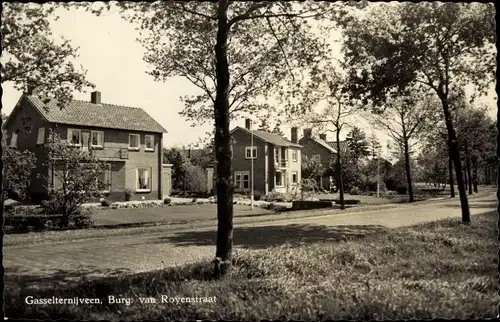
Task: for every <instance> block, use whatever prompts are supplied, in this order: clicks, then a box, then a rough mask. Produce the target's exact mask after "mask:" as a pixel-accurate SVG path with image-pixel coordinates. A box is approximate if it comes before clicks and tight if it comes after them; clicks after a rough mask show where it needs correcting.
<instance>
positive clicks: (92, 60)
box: [2, 9, 496, 147]
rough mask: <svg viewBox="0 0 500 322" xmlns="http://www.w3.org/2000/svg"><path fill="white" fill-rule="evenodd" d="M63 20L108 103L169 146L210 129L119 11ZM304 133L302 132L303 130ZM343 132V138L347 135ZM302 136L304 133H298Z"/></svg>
mask: <svg viewBox="0 0 500 322" xmlns="http://www.w3.org/2000/svg"><path fill="white" fill-rule="evenodd" d="M59 13H60V18H59V19H58V20H57V21H55V22H53V23H52V28H53V32H54V34H55V36H56V37H64V38H67V39H70V40H71V44H72V45H73V46H75V47H79V57H78V58H77V60H76V64H78V65H80V64H81V65H83V67H84V68H85V69H86V70H87V77H88V80H89V81H91V82H92V83H94V84H95V85H96V90H98V91H100V92H101V95H102V96H101V97H102V101H103V102H104V103H110V104H118V105H126V106H134V107H141V108H143V109H144V110H145V111H146V112H148V113H149V114H150V115H151V116H152V117H153V118H154V119H156V120H157V121H158V122H159V123H160V124H161V125H162V126H163V127H164V128H165V129H167V131H168V133H166V134H164V142H165V146H166V147H174V146H177V147H179V146H183V145H188V144H192V143H196V142H197V141H198V139H199V138H200V137H204V136H205V133H206V132H208V131H210V130H211V128H212V126H213V122H207V124H205V125H203V126H199V127H194V128H193V127H191V126H190V123H189V122H187V121H186V120H185V119H184V118H183V117H181V116H180V115H179V112H180V111H181V110H182V109H183V107H184V106H183V103H182V102H181V100H180V97H182V96H184V95H188V94H192V93H196V92H197V90H198V89H197V88H196V87H195V86H194V85H192V84H191V83H190V82H189V81H187V80H185V79H183V78H181V77H173V78H171V79H170V80H168V81H167V82H155V81H154V80H153V78H152V76H149V75H148V74H146V72H145V71H146V70H147V69H148V66H147V64H146V63H145V62H144V61H143V54H144V49H143V47H142V45H141V44H140V43H139V42H137V41H136V38H137V37H138V36H139V33H138V31H136V30H135V27H134V25H132V24H130V23H129V22H127V21H125V20H123V19H122V18H121V17H120V15H119V14H118V13H114V12H107V13H104V14H103V15H101V16H99V17H98V16H95V15H93V14H91V13H88V12H85V11H83V10H81V9H77V10H69V11H66V10H62V11H60V12H59ZM3 89H4V95H3V98H2V101H3V110H2V112H3V113H5V114H9V113H10V112H11V111H12V109H13V107H14V105H15V104H16V102H17V100H18V99H19V97H20V96H21V92H19V91H16V90H15V89H14V88H13V87H12V86H10V84H4V86H3ZM495 97H496V94H495V91H494V87H493V86H492V89H491V90H490V93H489V95H488V97H486V98H484V99H483V101H484V102H485V103H486V104H488V105H490V106H491V110H492V112H491V115H492V117H495V115H496V112H495V108H496V99H495ZM74 98H75V99H79V100H87V101H89V100H90V92H88V93H75V95H74ZM236 125H239V126H243V125H244V120H236V121H233V122H231V128H233V127H235V126H236ZM357 125H359V126H361V127H362V128H363V129H364V130H365V132H367V134H368V135H369V134H370V133H371V132H372V129H371V128H370V127H369V125H368V122H366V121H364V120H362V119H359V120H357ZM282 130H283V132H284V133H285V134H286V135H287V136H288V137H289V136H290V127H288V126H286V125H284V126H283V127H282ZM300 132H302V131H300ZM375 132H376V134H377V136H378V137H379V139H380V141H381V144H382V145H383V146H386V144H387V141H388V140H389V137H388V136H387V135H385V134H383V133H381V132H379V131H375ZM346 133H347V132H344V133H343V134H342V136H341V139H343V138H344V137H345V134H346ZM299 135H301V133H300V134H299ZM328 140H333V133H328Z"/></svg>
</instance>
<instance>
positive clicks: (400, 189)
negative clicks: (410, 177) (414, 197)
mask: <svg viewBox="0 0 500 322" xmlns="http://www.w3.org/2000/svg"><path fill="white" fill-rule="evenodd" d="M396 192H397V194H398V195H406V193H407V192H408V187H407V186H403V185H399V186H397V187H396Z"/></svg>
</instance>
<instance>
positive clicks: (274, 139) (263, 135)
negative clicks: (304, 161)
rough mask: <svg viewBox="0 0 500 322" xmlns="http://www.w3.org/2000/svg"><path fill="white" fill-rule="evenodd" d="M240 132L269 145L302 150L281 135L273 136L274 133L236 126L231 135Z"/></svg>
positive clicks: (299, 146)
mask: <svg viewBox="0 0 500 322" xmlns="http://www.w3.org/2000/svg"><path fill="white" fill-rule="evenodd" d="M238 129H239V130H241V131H243V132H245V133H247V134H249V135H251V134H252V132H253V135H254V136H255V137H257V138H259V139H261V140H262V141H264V142H267V143H271V144H274V145H278V146H288V147H296V148H302V146H301V145H299V144H297V143H293V142H292V141H288V140H287V139H285V138H283V137H282V136H281V135H278V134H274V133H269V132H265V131H259V130H248V129H246V128H243V127H240V126H237V127H235V128H234V129H232V130H231V134H233V132H234V131H236V130H238Z"/></svg>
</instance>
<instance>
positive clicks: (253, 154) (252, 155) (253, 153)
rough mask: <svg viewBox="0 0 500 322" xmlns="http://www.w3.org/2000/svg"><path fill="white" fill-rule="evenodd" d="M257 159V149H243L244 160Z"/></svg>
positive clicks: (248, 147)
mask: <svg viewBox="0 0 500 322" xmlns="http://www.w3.org/2000/svg"><path fill="white" fill-rule="evenodd" d="M256 158H257V147H256V146H247V147H246V148H245V159H256Z"/></svg>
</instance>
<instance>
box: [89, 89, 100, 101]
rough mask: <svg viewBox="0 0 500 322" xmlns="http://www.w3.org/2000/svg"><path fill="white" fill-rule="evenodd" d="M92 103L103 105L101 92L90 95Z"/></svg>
mask: <svg viewBox="0 0 500 322" xmlns="http://www.w3.org/2000/svg"><path fill="white" fill-rule="evenodd" d="M90 102H91V103H92V104H101V92H98V91H95V92H92V93H90Z"/></svg>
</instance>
